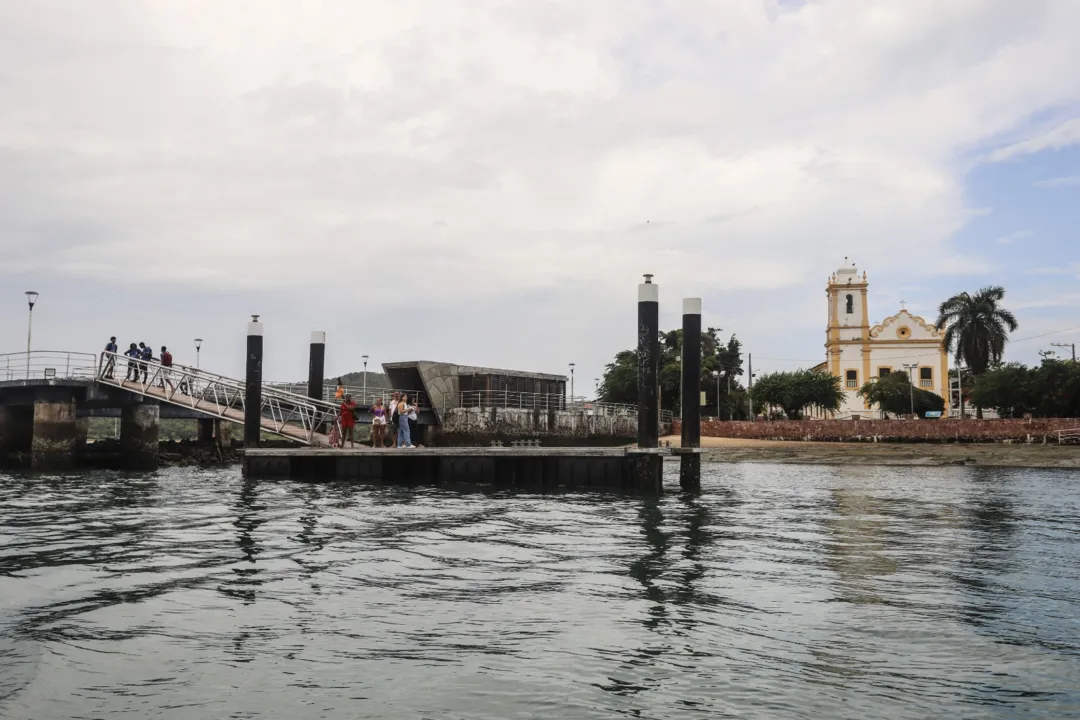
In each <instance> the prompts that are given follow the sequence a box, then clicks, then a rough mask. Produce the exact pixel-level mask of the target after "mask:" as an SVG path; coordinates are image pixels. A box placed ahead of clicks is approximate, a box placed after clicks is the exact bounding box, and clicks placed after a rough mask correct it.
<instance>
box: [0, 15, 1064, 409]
mask: <svg viewBox="0 0 1080 720" xmlns="http://www.w3.org/2000/svg"><path fill="white" fill-rule="evenodd" d="M1077 27H1080V2H1075V0H1026V1H1025V2H1023V3H1020V2H1015V0H950V1H949V2H947V3H942V2H940V1H939V0H934V1H931V0H905V2H896V0H805V1H803V2H798V1H793V0H725V2H715V1H714V0H668V1H667V2H663V3H660V2H655V0H589V2H587V3H582V2H578V1H574V2H571V1H570V0H566V1H564V0H530V2H513V1H511V0H387V1H385V2H384V1H382V0H321V1H320V0H310V1H309V2H305V3H297V2H290V1H286V0H260V1H259V2H250V1H248V2H241V1H234V2H230V1H222V0H212V1H211V0H205V1H203V0H160V1H159V2H153V3H140V2H130V1H125V2H121V1H118V0H95V2H93V3H87V2H85V0H35V2H33V3H29V2H24V1H23V0H0V337H2V338H4V342H3V344H2V345H0V352H20V351H23V350H25V334H26V324H27V312H26V310H27V308H26V304H25V297H24V295H23V293H24V291H26V290H36V291H38V292H40V293H41V296H40V299H39V301H38V304H37V306H36V307H35V310H34V335H33V345H34V347H35V348H37V349H62V350H68V349H70V350H83V351H97V350H99V349H100V348H101V347H102V346H103V345H104V343H105V342H106V340H107V339H108V337H109V336H110V335H116V336H118V338H119V339H120V341H121V342H122V343H126V342H129V341H145V342H148V343H150V344H152V345H153V346H154V347H155V348H156V347H158V346H160V345H168V346H170V349H171V350H172V351H173V354H174V356H175V358H176V361H177V362H192V361H193V360H194V358H193V355H194V345H193V339H194V338H196V337H201V338H203V339H204V343H203V348H202V357H201V362H202V366H203V367H204V368H210V369H213V370H215V371H218V372H222V373H225V374H234V375H240V374H242V372H243V355H244V349H243V348H244V337H245V334H246V323H247V321H248V319H249V315H250V314H253V313H257V314H259V315H260V316H261V321H262V322H264V323H265V330H264V333H265V343H266V359H265V365H264V377H266V378H267V379H283V380H295V379H302V378H304V377H306V375H307V357H308V342H309V338H310V333H311V331H313V330H323V331H326V333H327V336H328V340H327V342H328V344H327V373H328V374H331V375H332V374H337V373H343V372H348V371H353V370H358V369H360V368H361V366H362V360H361V358H362V356H363V355H369V356H370V358H371V360H370V365H369V367H371V368H373V369H374V368H377V367H378V365H379V364H380V363H382V362H393V361H401V360H411V359H429V360H440V361H449V362H458V363H466V364H474V365H485V366H493V367H509V368H516V369H523V370H533V371H539V372H554V373H564V374H567V373H568V366H569V363H571V362H573V363H576V366H577V369H576V372H575V380H576V390H577V392H578V394H589V393H590V392H591V390H592V388H593V386H594V378H597V377H599V376H601V374H602V370H603V367H604V365H605V363H607V362H609V361H610V360H611V358H612V357H613V356H614V354H615V353H616V352H617V351H619V350H621V349H625V348H629V347H632V346H633V345H634V344H635V342H636V298H637V288H636V286H637V284H638V283H639V282H640V281H641V276H642V274H644V273H652V274H654V275H655V282H657V283H658V285H659V286H660V300H661V325H662V326H663V327H664V328H666V329H669V328H674V327H677V326H678V325H679V323H680V321H681V300H682V298H684V297H701V298H702V300H703V315H704V317H703V323H704V324H705V325H706V326H713V327H719V328H722V329H723V332H724V334H725V335H727V334H730V333H735V334H737V335H738V337H739V338H740V339H741V340H742V342H743V343H744V349H745V350H746V351H747V352H752V353H753V354H754V369H755V371H756V372H759V373H760V372H768V371H772V370H782V369H794V368H796V367H800V366H801V367H808V366H810V365H813V364H816V363H817V362H820V361H821V360H823V359H824V342H825V324H826V318H827V315H826V298H825V292H824V290H825V283H826V281H827V278H828V276H829V275H830V274H831V273H832V272H833V271H834V270H836V269H837V268H838V267H839V266H840V265H841V264H842V263H843V262H844V259H845V257H847V258H849V259H850V261H853V262H855V263H857V264H858V266H859V267H860V268H861V269H865V270H866V271H867V273H868V275H869V279H870V315H871V321H872V322H876V321H880V320H881V319H883V318H884V317H886V316H888V315H891V314H894V313H895V312H897V311H898V310H899V309H900V301H904V302H905V303H906V305H907V307H908V308H909V309H910V310H912V311H913V312H915V313H917V314H922V315H925V316H927V317H928V318H929V319H931V320H932V319H933V318H934V317H935V316H936V313H935V310H936V307H937V305H938V304H939V303H940V302H941V301H942V300H944V299H945V298H947V297H948V296H950V295H952V294H955V293H957V292H961V291H965V290H966V291H975V290H977V289H979V288H980V287H983V286H986V285H1002V286H1003V287H1005V288H1006V291H1007V295H1006V299H1005V306H1006V307H1008V308H1010V309H1011V310H1013V311H1014V312H1015V313H1016V315H1017V317H1018V319H1019V321H1020V328H1019V330H1018V331H1017V332H1016V333H1015V334H1014V338H1015V339H1016V342H1014V343H1013V344H1011V345H1010V346H1009V348H1008V350H1007V355H1006V358H1007V359H1009V360H1018V361H1021V362H1028V363H1032V362H1037V361H1038V359H1039V356H1038V352H1039V351H1040V350H1044V349H1047V348H1048V347H1049V343H1050V342H1078V341H1080V284H1078V280H1080V242H1078V241H1077V239H1076V238H1075V237H1074V236H1075V234H1076V230H1075V228H1077V227H1078V226H1080V73H1077V72H1075V68H1076V67H1080V44H1078V43H1076V42H1075V28H1077ZM1067 328H1072V329H1071V330H1067V331H1065V332H1059V331H1062V330H1066V329H1067ZM1050 333H1052V334H1050ZM1034 336H1039V337H1034ZM1028 338H1031V339H1028ZM1066 352H1067V351H1066Z"/></svg>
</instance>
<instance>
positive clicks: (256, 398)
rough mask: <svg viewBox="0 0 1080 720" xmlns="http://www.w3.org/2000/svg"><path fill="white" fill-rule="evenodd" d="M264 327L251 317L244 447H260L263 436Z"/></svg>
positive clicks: (245, 392)
mask: <svg viewBox="0 0 1080 720" xmlns="http://www.w3.org/2000/svg"><path fill="white" fill-rule="evenodd" d="M262 361H263V326H262V323H260V322H259V316H258V315H252V316H251V322H249V323H248V334H247V372H246V374H245V382H246V386H245V390H244V447H245V448H255V447H259V437H260V435H261V434H262V370H263V368H262Z"/></svg>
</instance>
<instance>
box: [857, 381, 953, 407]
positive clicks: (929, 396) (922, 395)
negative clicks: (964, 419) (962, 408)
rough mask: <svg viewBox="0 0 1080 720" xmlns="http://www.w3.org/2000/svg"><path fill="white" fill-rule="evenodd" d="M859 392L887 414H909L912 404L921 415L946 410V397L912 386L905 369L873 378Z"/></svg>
mask: <svg viewBox="0 0 1080 720" xmlns="http://www.w3.org/2000/svg"><path fill="white" fill-rule="evenodd" d="M858 394H859V395H860V396H861V397H862V398H863V399H865V400H866V401H867V402H869V403H870V404H871V405H876V406H877V407H878V408H880V409H881V411H882V412H884V413H885V414H886V416H888V415H889V414H890V413H891V414H893V415H906V414H909V413H910V412H911V408H912V405H914V407H915V414H916V415H918V416H919V417H926V413H928V412H942V411H944V410H945V399H944V398H942V397H941V396H940V395H938V394H937V393H932V392H930V391H929V390H923V389H922V388H917V387H912V385H911V382H910V381H909V379H908V374H907V373H906V372H903V371H897V372H894V373H890V374H889V375H886V376H885V377H883V378H881V379H880V380H871V381H870V382H868V383H866V384H865V385H863V386H862V387H861V388H859V391H858Z"/></svg>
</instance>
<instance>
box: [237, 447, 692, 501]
mask: <svg viewBox="0 0 1080 720" xmlns="http://www.w3.org/2000/svg"><path fill="white" fill-rule="evenodd" d="M673 452H674V451H673V450H671V449H670V448H653V449H648V450H639V449H637V448H545V447H535V448H505V447H504V448H417V449H414V450H376V449H372V448H356V449H350V450H332V449H325V448H319V449H316V448H295V449H294V448H287V449H272V448H253V449H249V450H245V451H244V474H245V475H247V476H248V477H254V478H291V479H298V480H311V481H328V482H333V481H344V480H353V481H360V482H392V483H406V484H434V485H446V484H459V483H460V484H480V485H496V486H505V487H520V488H528V489H534V490H559V489H562V490H597V491H601V490H608V491H622V492H626V491H629V492H640V493H646V494H651V495H656V494H660V492H661V491H662V486H661V472H662V469H663V460H664V457H665V456H667V455H671V454H673Z"/></svg>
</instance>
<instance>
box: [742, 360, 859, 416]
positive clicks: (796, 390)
mask: <svg viewBox="0 0 1080 720" xmlns="http://www.w3.org/2000/svg"><path fill="white" fill-rule="evenodd" d="M750 397H751V398H753V400H754V402H755V403H758V405H760V406H761V407H764V406H766V405H772V406H774V407H778V408H780V409H781V410H783V411H784V415H785V416H786V417H787V418H788V419H789V420H798V419H799V418H801V417H802V415H803V413H804V412H805V411H806V410H807V409H808V408H816V409H818V410H822V411H826V412H836V411H837V410H839V409H840V405H841V403H842V402H843V399H844V391H843V389H842V388H841V386H840V378H838V377H836V376H835V375H833V374H831V373H827V372H820V371H816V370H795V371H792V372H774V373H767V374H765V375H762V376H761V377H759V378H758V379H757V380H756V381H755V382H754V387H753V389H752V390H751V391H750Z"/></svg>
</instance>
